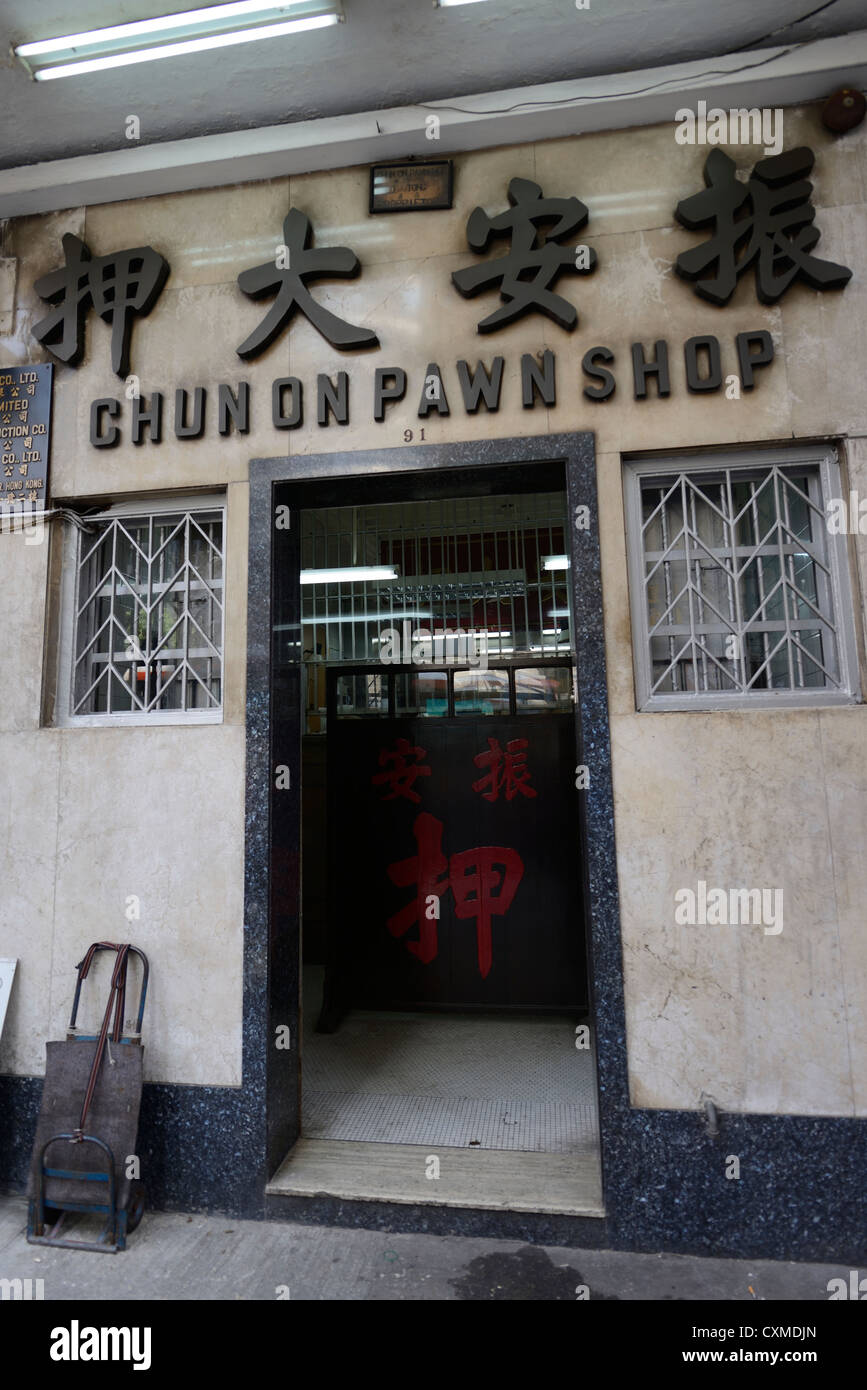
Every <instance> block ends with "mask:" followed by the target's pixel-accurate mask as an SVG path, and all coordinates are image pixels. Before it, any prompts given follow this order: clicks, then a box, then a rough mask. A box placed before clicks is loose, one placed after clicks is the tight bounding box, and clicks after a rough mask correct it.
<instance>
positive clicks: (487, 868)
mask: <svg viewBox="0 0 867 1390" xmlns="http://www.w3.org/2000/svg"><path fill="white" fill-rule="evenodd" d="M533 795H534V796H535V795H536V793H535V792H534V793H533ZM500 869H502V876H501V875H500V872H499V870H500ZM523 877H524V862H523V860H522V859H521V856H520V855H519V854H518V852H517V850H514V849H503V848H502V846H500V845H496V846H494V845H484V846H481V845H480V846H479V848H478V849H467V850H464V851H463V853H461V854H453V855H452V857H451V860H450V861H449V883H450V885H451V890H452V892H453V893H454V895H455V912H456V914H457V915H458V917H461V918H467V917H475V919H476V942H477V946H478V952H479V973H480V974H481V977H482V979H483V980H484V979H485V978H486V976H487V975H488V972H489V971H490V968H491V965H492V963H493V959H494V955H493V942H492V939H491V917H492V916H494V915H497V916H502V914H503V913H504V912H508V910H509V908H510V907H511V905H512V900H513V898H514V896H515V893H516V892H517V889H518V884H519V883H520V882H521V879H522V878H523ZM494 889H497V890H498V891H497V892H496V893H495V892H494Z"/></svg>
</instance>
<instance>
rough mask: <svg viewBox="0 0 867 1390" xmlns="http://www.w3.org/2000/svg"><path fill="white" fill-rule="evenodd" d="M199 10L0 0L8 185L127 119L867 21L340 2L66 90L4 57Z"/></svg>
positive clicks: (593, 62) (779, 40)
mask: <svg viewBox="0 0 867 1390" xmlns="http://www.w3.org/2000/svg"><path fill="white" fill-rule="evenodd" d="M196 3H199V4H201V3H202V0H183V3H179V2H178V0H77V3H75V4H72V3H68V0H67V3H62V0H39V3H38V5H37V4H36V3H34V0H0V52H2V53H4V54H5V56H4V58H3V59H0V169H11V168H15V167H16V166H21V165H27V164H34V163H37V162H40V161H46V160H56V159H65V158H69V157H70V156H77V155H91V154H95V153H100V152H105V151H112V150H122V149H125V148H126V149H128V148H129V145H128V142H127V140H126V136H125V121H126V118H127V116H129V115H136V116H138V118H139V121H140V123H141V144H142V145H144V144H154V143H159V142H163V141H170V140H179V139H184V138H188V137H190V136H198V135H213V134H220V133H224V132H230V131H244V130H251V129H255V128H258V127H261V126H272V125H282V124H285V123H294V122H300V121H307V120H311V119H315V118H321V117H331V116H345V115H351V114H353V113H356V112H362V111H371V110H383V109H386V108H390V107H399V106H411V105H414V104H416V103H420V102H425V101H444V100H448V99H449V98H459V97H461V96H463V95H465V94H467V93H483V92H494V91H497V90H502V89H505V88H521V87H526V86H531V85H534V84H541V83H547V82H553V81H566V80H574V79H579V78H588V77H590V78H592V77H596V76H600V75H603V74H611V73H621V72H622V73H627V72H635V71H636V70H638V69H643V68H650V67H658V66H664V65H667V64H673V63H679V62H685V61H687V60H704V59H707V60H713V59H714V58H717V57H719V56H720V55H722V54H725V53H730V52H732V51H733V50H737V49H740V48H742V47H745V46H749V45H753V44H755V45H760V46H762V47H771V46H774V47H778V46H779V45H781V44H785V45H789V44H797V43H800V44H804V43H809V42H810V41H811V40H816V39H819V38H823V37H831V36H837V35H842V34H846V33H848V32H850V31H854V30H856V29H858V28H861V27H863V25H864V19H865V0H830V3H827V4H825V5H824V6H821V12H820V13H816V14H813V15H812V16H811V17H809V18H803V16H805V15H808V14H809V12H810V11H811V10H816V9H817V8H819V6H820V5H821V0H819V5H817V3H816V0H814V2H813V3H812V4H811V3H810V0H724V2H723V3H718V2H717V0H589V7H588V8H587V9H578V8H577V6H576V3H575V0H488V3H484V4H471V5H466V6H460V7H456V8H446V9H440V8H436V7H435V6H434V5H433V4H432V3H431V0H344V10H345V14H346V23H345V24H341V25H339V26H335V27H334V28H329V29H324V30H318V31H312V32H310V33H300V34H296V35H289V36H285V37H281V38H278V39H271V40H264V41H262V42H256V43H250V44H242V45H239V46H238V47H234V48H226V49H221V50H218V51H217V52H214V53H201V54H194V55H190V56H185V57H177V58H169V59H164V60H162V61H159V62H155V63H143V64H141V65H137V66H135V67H127V68H121V69H117V70H114V71H109V72H105V73H98V74H92V75H88V76H85V77H80V78H64V79H62V80H60V81H56V82H44V83H36V82H33V81H31V80H30V79H29V78H28V76H27V74H26V72H25V71H24V70H23V69H22V68H21V66H20V64H19V63H18V62H17V60H16V59H15V58H13V57H12V56H11V54H10V53H9V46H10V45H11V44H15V43H23V42H25V41H27V40H34V39H40V38H50V37H55V36H59V35H63V34H67V33H70V32H73V31H81V30H84V29H89V28H97V27H99V26H101V25H104V24H109V23H113V24H116V23H121V22H124V21H129V20H133V19H143V18H149V17H151V16H154V15H160V14H167V13H172V12H177V11H180V10H185V9H190V8H193V6H194V5H195V4H196ZM799 21H800V22H799ZM744 60H745V62H748V61H750V55H749V54H745V55H744ZM753 61H755V59H753ZM712 69H713V62H712V61H709V70H712ZM635 85H640V84H639V83H637V82H635V80H634V79H633V81H632V82H627V83H626V87H627V88H629V87H632V86H635Z"/></svg>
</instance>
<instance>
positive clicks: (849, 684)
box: [623, 443, 861, 713]
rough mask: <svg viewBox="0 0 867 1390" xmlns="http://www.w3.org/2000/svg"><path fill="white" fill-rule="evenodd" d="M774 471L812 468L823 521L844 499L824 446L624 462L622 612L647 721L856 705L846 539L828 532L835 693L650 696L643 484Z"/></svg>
mask: <svg viewBox="0 0 867 1390" xmlns="http://www.w3.org/2000/svg"><path fill="white" fill-rule="evenodd" d="M774 464H776V465H778V466H780V467H786V466H788V465H799V464H800V465H810V466H813V467H817V468H818V477H819V481H820V486H821V493H822V506H823V508H824V510H825V512H826V515H827V507H828V502H829V500H830V499H831V498H832V497H842V496H843V495H844V494H843V490H842V489H843V484H842V480H841V474H840V465H839V462H838V459H837V456H836V453H835V451H834V449H833V447H832V446H831V445H830V444H821V443H820V444H815V445H797V446H791V447H785V448H774V447H769V448H758V449H757V448H753V449H750V448H747V449H742V450H735V449H733V450H719V451H716V452H713V453H711V452H705V451H702V452H698V453H695V454H671V455H668V456H665V455H658V456H655V457H649V456H642V457H632V458H627V459H625V460H624V463H623V494H624V499H623V500H624V513H625V521H626V545H627V562H628V570H629V607H630V614H631V618H632V655H633V671H634V676H635V703H636V708H637V709H638V710H639V711H642V712H649V713H652V712H663V711H666V710H681V711H682V710H698V709H704V710H723V709H739V710H742V709H753V710H757V709H795V708H805V707H816V706H817V705H851V704H856V703H858V702H859V701H860V698H861V695H860V680H859V662H858V645H857V639H856V635H855V611H854V604H853V592H852V583H851V577H850V569H849V550H848V538H847V536H846V535H831V534H830V532H828V533H827V558H828V568H829V570H830V584H829V587H830V591H831V601H832V604H833V618H834V623H835V625H836V632H837V647H838V659H839V667H840V670H839V677H840V689H838V690H829V689H827V688H814V689H810V690H779V689H777V690H755V691H750V692H744V691H740V690H737V691H732V692H730V693H729V692H725V691H712V692H710V691H709V692H699V693H694V692H689V691H668V692H664V693H656V694H652V693H651V691H652V687H653V677H652V664H651V655H650V637H649V629H648V615H647V600H646V592H645V571H644V543H643V538H642V505H641V482H642V480H643V479H646V478H648V477H653V476H659V477H666V476H670V475H671V474H673V473H687V474H690V473H701V472H714V471H719V470H720V469H721V468H727V469H730V470H739V469H741V468H743V469H745V470H749V469H756V468H763V467H764V468H769V467H771V466H772V465H774Z"/></svg>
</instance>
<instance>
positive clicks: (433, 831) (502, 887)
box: [386, 811, 524, 979]
mask: <svg viewBox="0 0 867 1390" xmlns="http://www.w3.org/2000/svg"><path fill="white" fill-rule="evenodd" d="M412 829H413V835H414V836H415V841H416V844H417V846H418V853H417V854H414V855H412V856H411V857H410V858H409V859H402V860H400V861H399V862H398V863H396V864H389V865H388V868H387V873H388V876H389V878H390V879H391V881H392V883H394V884H396V885H397V886H398V887H401V888H404V887H408V886H409V885H410V884H415V885H416V893H415V898H414V899H413V901H412V902H409V903H407V905H406V907H403V908H401V910H400V911H399V912H396V913H395V914H394V916H393V917H389V919H388V921H387V922H386V926H387V927H388V930H389V931H390V932H391V934H392V936H403V935H404V934H405V933H406V932H407V931H409V929H410V927H412V926H414V925H415V924H416V923H417V924H418V941H408V942H407V943H406V947H407V950H408V951H410V952H411V953H412V954H413V955H414V956H416V957H417V958H418V959H419V960H420V961H421V962H422V964H424V965H428V964H429V963H430V962H431V961H432V960H433V959H434V958H435V956H436V954H437V949H438V943H437V926H436V923H437V917H436V916H433V917H432V916H431V915H430V912H429V908H430V907H431V906H432V905H431V904H430V903H429V899H430V898H431V897H433V896H435V897H437V898H441V897H442V896H443V894H444V893H447V892H448V890H449V888H451V890H452V893H453V894H454V899H455V914H456V916H457V917H459V918H460V919H461V920H466V919H468V918H471V917H475V918H476V938H477V946H478V958H479V972H480V974H481V976H482V979H485V978H486V977H487V975H488V974H489V972H490V969H491V965H492V963H493V943H492V937H491V918H492V917H495V916H502V915H503V913H505V912H508V910H509V908H510V907H511V905H512V902H513V900H514V897H515V893H516V892H517V890H518V885H519V883H520V882H521V879H522V878H523V877H524V862H523V860H522V859H521V856H520V855H519V854H518V853H517V851H516V850H513V849H506V848H504V847H503V846H502V845H480V846H479V847H478V848H477V849H468V850H464V851H462V852H461V853H460V854H453V855H452V857H451V859H450V860H447V859H446V856H445V855H444V854H443V851H442V835H443V823H442V821H440V820H437V818H436V816H431V815H429V814H428V812H427V811H422V812H421V813H420V815H418V816H416V818H415V822H414V823H413V827H412ZM447 871H448V876H447V877H446V878H443V877H442V875H444V874H446V872H447Z"/></svg>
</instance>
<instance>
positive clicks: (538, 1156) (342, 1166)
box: [265, 1139, 605, 1216]
mask: <svg viewBox="0 0 867 1390" xmlns="http://www.w3.org/2000/svg"><path fill="white" fill-rule="evenodd" d="M434 1156H435V1157H437V1158H438V1159H439V1177H438V1178H433V1177H431V1178H428V1177H426V1176H425V1174H426V1170H429V1169H430V1167H431V1166H432V1165H430V1164H429V1159H430V1158H431V1157H434ZM265 1190H266V1192H267V1193H268V1194H269V1195H270V1196H281V1197H286V1196H292V1197H340V1198H344V1199H345V1200H347V1201H349V1200H355V1201H366V1202H406V1203H411V1204H413V1205H419V1204H427V1205H429V1206H444V1207H472V1208H474V1209H487V1210H493V1211H524V1212H545V1213H551V1214H556V1215H560V1216H604V1215H605V1208H604V1206H603V1204H602V1179H601V1173H600V1168H599V1159H598V1156H597V1154H596V1153H595V1152H593V1151H592V1150H590V1149H588V1150H587V1151H586V1152H584V1153H569V1154H562V1153H561V1154H547V1153H520V1152H515V1151H511V1152H506V1151H503V1150H497V1149H447V1148H445V1147H441V1148H440V1150H439V1151H437V1150H436V1149H435V1148H433V1147H431V1146H430V1145H421V1144H371V1143H364V1142H360V1141H358V1140H338V1139H299V1140H298V1143H297V1144H296V1145H295V1147H294V1148H293V1149H292V1150H291V1151H290V1153H289V1154H288V1155H287V1157H286V1158H285V1159H284V1161H283V1163H282V1164H281V1166H280V1168H279V1169H278V1171H277V1173H275V1175H274V1177H273V1178H272V1179H271V1181H270V1183H269V1184H268V1186H267V1188H266V1189H265Z"/></svg>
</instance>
